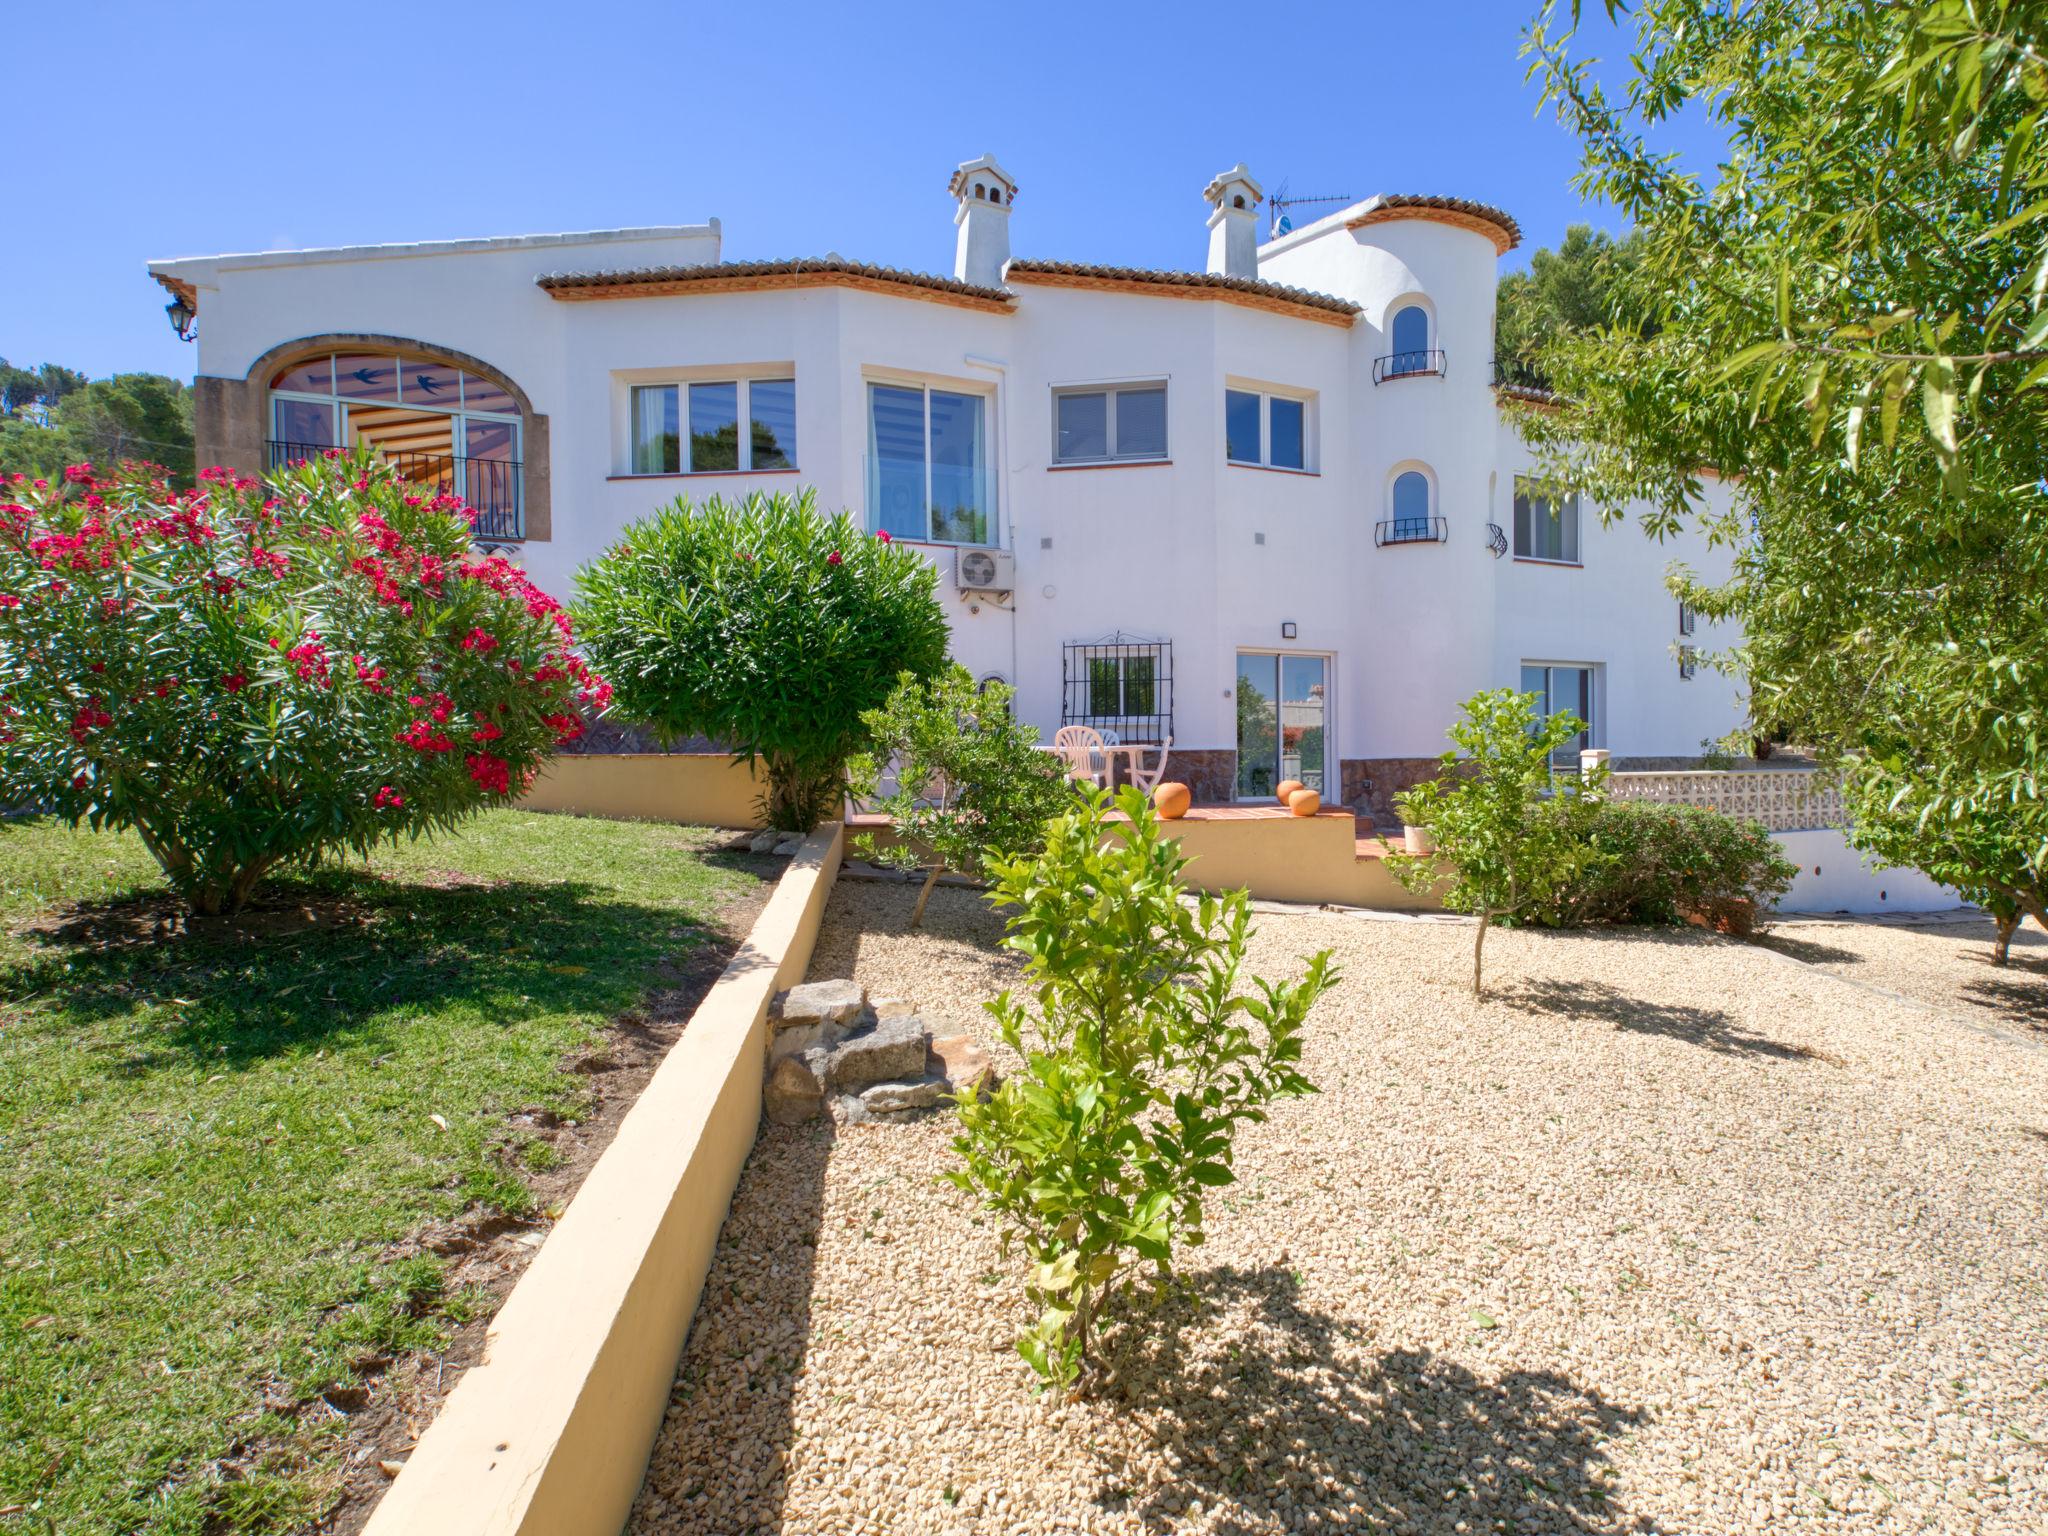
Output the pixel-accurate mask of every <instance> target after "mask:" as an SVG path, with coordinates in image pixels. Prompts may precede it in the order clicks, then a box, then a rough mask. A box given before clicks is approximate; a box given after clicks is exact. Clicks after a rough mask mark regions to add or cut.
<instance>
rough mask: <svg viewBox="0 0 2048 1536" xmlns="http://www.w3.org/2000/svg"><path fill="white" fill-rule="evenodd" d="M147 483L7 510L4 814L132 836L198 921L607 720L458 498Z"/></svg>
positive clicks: (71, 488)
mask: <svg viewBox="0 0 2048 1536" xmlns="http://www.w3.org/2000/svg"><path fill="white" fill-rule="evenodd" d="M152 471H153V467H141V466H131V467H128V468H124V469H123V470H122V471H120V472H119V473H117V474H115V475H112V476H110V477H107V478H104V479H102V478H99V477H96V476H95V475H94V474H93V472H92V470H91V466H89V465H75V466H73V467H72V469H71V470H70V471H69V472H68V473H67V474H66V475H65V476H64V477H63V478H62V479H61V480H60V481H58V482H56V483H54V484H52V483H49V482H44V481H36V482H33V483H29V482H24V481H21V480H19V479H16V480H14V481H12V482H10V483H9V484H7V485H4V486H0V494H4V495H6V496H8V497H9V498H10V499H8V500H6V501H0V678H4V679H5V692H4V693H0V800H4V801H6V802H7V803H12V804H29V805H37V806H42V807H46V808H48V809H49V810H51V811H52V812H54V813H55V814H56V815H57V816H59V817H61V818H63V819H64V820H66V821H68V822H70V823H72V824H73V825H76V824H78V823H81V822H84V823H88V824H90V825H91V826H93V827H94V828H101V827H132V828H134V829H135V831H136V833H137V835H138V836H140V838H141V839H142V842H143V845H144V846H145V847H147V848H148V849H149V851H150V853H151V854H152V855H153V856H154V857H155V858H156V860H157V862H158V863H159V864H161V865H162V866H163V869H164V873H165V874H166V875H167V876H169V877H170V880H171V883H172V884H173V885H174V886H175V887H176V888H177V889H178V890H179V891H180V892H181V893H182V894H183V895H184V896H185V897H186V898H187V899H188V900H189V901H190V902H191V904H192V905H193V907H194V908H196V909H197V910H198V911H200V912H207V913H212V912H221V911H233V910H235V909H237V908H239V907H240V906H241V905H242V903H243V902H245V901H246V900H247V899H248V897H249V894H250V892H251V891H252V890H253V889H254V888H255V886H256V883H257V882H258V881H259V880H261V879H262V877H263V876H264V874H265V873H267V872H268V871H269V870H271V869H273V868H275V867H276V866H278V865H280V864H286V863H310V862H312V861H315V860H317V859H319V858H320V857H321V856H322V855H323V854H325V853H328V852H330V851H332V850H334V849H340V848H347V849H352V850H354V851H356V852H358V853H363V852H367V851H368V850H369V848H370V847H371V846H372V845H373V844H375V843H377V842H378V841H380V840H381V839H384V838H387V837H389V838H396V837H398V836H400V835H401V834H403V835H408V836H414V837H417V836H419V835H420V834H422V833H425V832H428V831H431V830H435V829H445V828H449V827H452V826H454V825H455V823H456V822H458V821H459V820H460V819H461V818H462V817H463V816H465V815H467V814H469V813H470V812H472V811H475V810H478V809H481V808H482V807H483V806H485V805H488V804H492V803H495V802H498V801H500V800H502V799H504V798H507V797H509V796H511V795H514V794H516V793H518V792H519V791H520V789H521V788H523V787H524V785H525V783H526V781H527V780H528V779H529V778H530V777H531V775H532V773H533V771H534V769H535V768H536V767H538V766H539V764H540V763H541V761H542V760H543V759H544V758H545V757H546V756H547V754H548V753H549V752H550V751H551V750H552V749H553V747H554V744H555V743H556V742H557V741H559V740H563V739H567V738H570V737H573V736H575V735H576V734H578V733H579V732H580V731H581V730H582V728H583V724H582V719H581V716H580V713H579V710H578V705H579V704H582V703H588V704H592V705H596V706H599V707H601V706H602V705H603V703H604V701H605V692H606V691H605V689H604V686H603V684H602V683H601V682H599V681H598V679H597V678H596V677H594V676H593V675H592V674H590V673H589V672H588V671H587V670H586V669H585V667H584V665H583V663H582V662H581V661H580V660H579V659H577V657H576V656H575V654H574V653H573V651H572V650H571V648H570V645H571V636H570V630H569V625H568V617H567V615H566V614H565V613H564V612H562V610H561V608H560V605H559V604H557V603H556V602H555V601H554V600H553V599H552V598H550V597H548V596H547V595H546V594H545V593H543V592H540V591H538V590H536V589H535V588H534V587H532V586H531V585H530V584H528V582H527V580H526V578H525V577H524V576H523V575H522V574H520V572H519V571H518V569H517V568H516V567H514V566H511V565H509V564H507V563H506V562H505V561H504V560H503V559H502V558H499V557H492V558H490V559H478V558H475V557H474V556H473V555H472V554H471V553H470V548H469V539H470V532H469V525H468V523H467V521H466V520H465V519H464V517H463V516H462V515H460V514H461V513H462V512H463V510H464V509H463V508H462V506H461V504H460V503H459V502H457V501H455V500H454V498H452V497H443V498H436V499H434V500H433V501H424V500H422V499H421V498H420V497H418V496H415V495H412V494H411V493H410V488H409V487H408V486H407V485H406V483H405V482H404V481H402V480H401V479H399V477H398V475H397V474H396V472H395V471H393V470H391V469H390V468H389V467H387V466H386V465H384V464H383V463H382V462H381V461H379V460H377V459H375V458H373V457H370V456H367V455H365V456H361V457H358V458H355V459H347V458H342V457H339V456H336V457H333V458H329V459H324V460H321V461H319V462H316V463H312V464H305V465H301V466H298V467H296V468H294V469H292V470H290V471H287V472H285V473H283V474H280V475H277V476H275V477H273V478H272V479H271V480H270V481H269V483H268V484H267V485H258V484H257V483H256V482H255V481H253V480H247V479H234V478H231V477H230V476H229V475H228V474H227V472H226V471H224V470H208V471H207V472H206V474H205V476H203V477H202V482H201V484H200V486H199V488H198V489H196V490H194V491H191V492H184V493H181V492H178V491H174V490H172V489H171V488H170V486H169V484H168V482H167V481H166V480H164V479H163V478H162V477H161V475H160V474H156V475H154V476H153V474H152ZM13 497H19V498H20V499H19V500H14V499H11V498H13Z"/></svg>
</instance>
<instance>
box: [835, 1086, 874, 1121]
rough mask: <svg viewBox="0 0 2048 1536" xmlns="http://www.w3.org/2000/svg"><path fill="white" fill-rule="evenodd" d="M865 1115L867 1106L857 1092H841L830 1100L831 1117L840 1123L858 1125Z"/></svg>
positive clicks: (866, 1114)
mask: <svg viewBox="0 0 2048 1536" xmlns="http://www.w3.org/2000/svg"><path fill="white" fill-rule="evenodd" d="M867 1117H868V1107H867V1105H865V1104H863V1103H861V1101H860V1096H859V1095H858V1094H853V1093H843V1094H841V1095H840V1096H839V1097H838V1098H836V1099H834V1100H833V1101H832V1118H833V1120H834V1121H835V1122H836V1123H838V1124H840V1125H859V1124H860V1123H861V1122H862V1121H863V1120H865V1119H867Z"/></svg>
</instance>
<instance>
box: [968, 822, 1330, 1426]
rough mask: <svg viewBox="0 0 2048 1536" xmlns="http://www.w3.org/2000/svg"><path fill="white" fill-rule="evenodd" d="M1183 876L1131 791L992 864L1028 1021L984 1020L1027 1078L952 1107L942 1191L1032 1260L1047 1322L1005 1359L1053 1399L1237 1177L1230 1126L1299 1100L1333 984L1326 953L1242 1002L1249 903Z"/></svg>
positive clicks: (1001, 1002) (1004, 1009)
mask: <svg viewBox="0 0 2048 1536" xmlns="http://www.w3.org/2000/svg"><path fill="white" fill-rule="evenodd" d="M1112 803H1113V804H1114V806H1115V808H1116V810H1117V811H1118V812H1120V813H1121V815H1122V818H1123V819H1122V820H1119V821H1112V820H1111V819H1110V809H1111V805H1112ZM1186 865H1187V860H1186V859H1185V858H1183V857H1182V856H1181V853H1180V850H1179V844H1178V843H1176V842H1175V841H1174V840H1173V839H1172V838H1170V837H1167V836H1164V835H1162V833H1161V831H1160V828H1159V821H1158V818H1157V816H1156V815H1155V814H1154V812H1153V810H1152V805H1151V802H1150V801H1149V800H1148V799H1147V798H1146V797H1145V796H1144V795H1143V794H1142V793H1140V792H1139V791H1138V790H1136V789H1132V788H1128V787H1127V788H1125V789H1124V790H1123V791H1122V792H1121V793H1120V794H1118V795H1117V797H1116V798H1115V800H1114V802H1112V800H1111V798H1110V796H1109V795H1108V793H1107V792H1106V791H1101V790H1096V791H1092V792H1090V794H1089V797H1088V800H1087V802H1086V803H1085V804H1084V805H1082V806H1081V807H1080V808H1079V809H1077V810H1075V811H1073V812H1072V813H1071V814H1069V815H1067V816H1064V817H1062V818H1061V819H1060V820H1058V821H1056V822H1055V823H1053V825H1052V827H1051V829H1050V832H1049V834H1048V837H1047V841H1046V849H1045V852H1044V854H1043V855H1041V856H1040V857H1039V858H1037V859H1025V860H1014V861H1000V862H998V863H997V864H996V866H995V874H996V887H995V890H994V891H993V892H992V893H991V895H990V900H992V901H994V902H996V903H997V904H998V905H1001V906H1004V907H1007V908H1009V909H1010V910H1011V913H1012V915H1011V917H1010V920H1009V941H1008V942H1009V945H1010V947H1011V948H1012V949H1014V950H1016V951H1017V952H1018V953H1020V954H1022V955H1023V956H1024V957H1025V959H1026V962H1027V974H1028V976H1029V978H1030V985H1031V1001H1032V1003H1033V1004H1035V1008H1034V1007H1033V1006H1030V1005H1028V1004H1027V1003H1026V1002H1024V1001H1022V1000H1020V999H1018V998H1016V997H1014V996H1013V995H1011V994H1010V993H1008V992H1005V993H1004V994H1003V995H1002V996H1001V997H999V998H997V999H995V1000H994V1001H993V1002H991V1003H990V1004H989V1005H988V1007H989V1011H990V1012H991V1013H993V1014H994V1015H995V1018H996V1021H997V1023H998V1024H999V1025H1000V1026H1001V1029H1002V1034H1003V1038H1004V1040H1006V1041H1007V1042H1008V1043H1009V1045H1010V1047H1011V1049H1012V1050H1014V1051H1016V1052H1018V1053H1019V1054H1020V1055H1021V1056H1022V1057H1023V1058H1024V1070H1023V1071H1022V1072H1021V1073H1019V1074H1017V1075H1015V1076H1012V1077H1009V1078H1006V1079H1005V1080H1004V1082H1003V1083H1002V1085H1001V1087H999V1088H998V1089H996V1091H995V1092H994V1094H992V1095H990V1096H988V1097H986V1098H984V1097H980V1096H979V1095H976V1094H972V1093H970V1094H969V1095H967V1096H966V1097H965V1098H964V1099H963V1101H962V1103H961V1106H960V1125H961V1134H960V1136H959V1137H958V1139H957V1140H955V1142H954V1146H955V1147H956V1148H957V1149H958V1150H959V1152H960V1154H961V1156H962V1158H963V1159H964V1161H965V1166H964V1167H963V1168H961V1169H958V1170H956V1171H954V1172H953V1173H952V1174H951V1175H950V1177H951V1178H952V1180H953V1182H954V1183H956V1184H958V1185H959V1186H960V1187H961V1188H962V1189H965V1190H967V1191H969V1192H970V1193H973V1194H976V1195H978V1196H980V1198H981V1200H982V1201H983V1203H984V1204H986V1205H987V1206H988V1208H989V1209H990V1210H992V1211H994V1212H995V1213H996V1214H997V1215H998V1216H999V1217H1000V1218H1001V1219H1002V1221H1003V1223H1004V1226H1003V1234H1002V1235H1003V1242H1004V1244H1005V1246H1006V1247H1007V1246H1008V1245H1009V1244H1010V1243H1012V1242H1015V1243H1017V1244H1019V1245H1020V1246H1021V1247H1022V1248H1023V1250H1024V1252H1025V1254H1026V1255H1027V1256H1028V1257H1029V1258H1030V1260H1031V1261H1032V1271H1031V1280H1030V1283H1029V1285H1028V1287H1027V1292H1028V1294H1029V1296H1030V1298H1031V1300H1032V1302H1033V1304H1034V1305H1036V1306H1038V1307H1040V1308H1041V1309H1042V1310H1041V1313H1040V1316H1039V1319H1038V1321H1037V1323H1035V1324H1034V1325H1033V1326H1032V1327H1031V1328H1030V1329H1029V1330H1028V1331H1027V1332H1026V1333H1025V1334H1024V1336H1023V1337H1022V1338H1021V1339H1019V1340H1018V1341H1017V1349H1018V1352H1019V1353H1020V1354H1022V1355H1023V1356H1024V1358H1025V1359H1026V1360H1027V1361H1028V1362H1030V1364H1031V1366H1032V1368H1033V1369H1034V1370H1035V1371H1037V1372H1038V1374H1039V1375H1040V1376H1042V1377H1044V1378H1045V1379H1046V1380H1048V1381H1052V1382H1055V1383H1058V1384H1060V1385H1062V1386H1065V1387H1070V1388H1071V1387H1072V1386H1073V1385H1074V1384H1075V1383H1076V1381H1077V1379H1078V1378H1079V1376H1080V1373H1081V1371H1082V1370H1083V1368H1084V1367H1085V1366H1086V1365H1087V1363H1088V1361H1089V1351H1090V1347H1091V1343H1092V1342H1093V1341H1094V1339H1095V1337H1096V1324H1097V1322H1098V1319H1099V1318H1100V1317H1101V1315H1102V1313H1103V1310H1104V1308H1105V1307H1106V1306H1107V1305H1109V1304H1110V1303H1111V1302H1112V1301H1113V1300H1115V1299H1118V1298H1120V1297H1128V1296H1129V1295H1130V1293H1131V1291H1132V1289H1133V1280H1132V1271H1133V1270H1134V1269H1135V1268H1137V1267H1140V1266H1142V1265H1146V1264H1149V1265H1151V1266H1152V1269H1153V1271H1154V1272H1155V1273H1156V1274H1157V1275H1159V1276H1160V1277H1162V1278H1163V1277H1165V1276H1167V1275H1169V1274H1170V1273H1171V1271H1172V1266H1173V1256H1174V1249H1175V1247H1176V1245H1180V1244H1185V1245H1186V1246H1188V1247H1195V1246H1198V1245H1199V1244H1200V1243H1201V1241H1202V1237H1203V1231H1202V1199H1203V1196H1204V1193H1205V1192H1206V1191H1208V1190H1211V1189H1217V1188H1221V1187H1224V1186H1226V1185H1229V1184H1231V1183H1233V1182H1234V1181H1235V1179H1236V1174H1235V1172H1234V1171H1233V1170H1232V1167H1231V1142H1232V1138H1233V1137H1234V1136H1235V1134H1236V1131H1237V1128H1238V1127H1239V1126H1240V1125H1242V1124H1244V1123H1246V1122H1247V1121H1259V1120H1263V1119H1264V1118H1265V1106H1266V1105H1267V1104H1268V1103H1270V1102H1272V1101H1273V1100H1274V1099H1278V1098H1285V1097H1289V1096H1291V1095H1296V1094H1303V1093H1309V1092H1312V1091H1313V1087H1312V1085H1311V1084H1310V1083H1309V1082H1308V1080H1307V1079H1306V1078H1304V1077H1303V1076H1302V1074H1301V1070H1300V1062H1301V1032H1302V1027H1303V1024H1304V1022H1305V1021H1306V1019H1307V1017H1308V1012H1309V1010H1310V1009H1311V1008H1312V1007H1314V1006H1315V1002H1316V999H1317V998H1319V997H1320V996H1321V995H1322V994H1323V992H1324V990H1325V989H1326V988H1328V987H1329V986H1330V985H1331V984H1332V983H1334V982H1335V981H1336V979H1337V976H1336V972H1335V970H1334V969H1333V968H1332V966H1331V964H1330V954H1329V951H1327V950H1325V951H1323V952H1322V953H1320V954H1318V955H1316V956H1314V957H1313V958H1312V959H1311V960H1310V961H1309V962H1308V966H1307V969H1306V970H1305V971H1304V972H1303V974H1302V975H1301V977H1300V978H1299V979H1298V980H1294V981H1286V982H1269V981H1266V980H1263V979H1261V978H1257V977H1254V978H1252V981H1251V986H1250V988H1249V989H1245V988H1242V987H1241V985H1240V980H1241V977H1242V975H1243V970H1244V955H1245V945H1246V943H1247V942H1248V940H1249V939H1250V937H1251V924H1250V905H1249V902H1248V901H1247V899H1246V896H1245V893H1244V892H1243V891H1233V892H1232V893H1230V894H1229V895H1227V896H1221V897H1219V896H1213V895H1203V896H1202V897H1200V898H1199V900H1196V901H1193V902H1190V901H1187V900H1185V899H1184V897H1183V892H1182V879H1181V872H1182V870H1183V869H1184V868H1185V867H1186Z"/></svg>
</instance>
